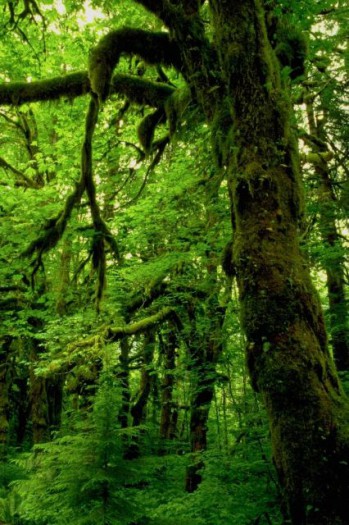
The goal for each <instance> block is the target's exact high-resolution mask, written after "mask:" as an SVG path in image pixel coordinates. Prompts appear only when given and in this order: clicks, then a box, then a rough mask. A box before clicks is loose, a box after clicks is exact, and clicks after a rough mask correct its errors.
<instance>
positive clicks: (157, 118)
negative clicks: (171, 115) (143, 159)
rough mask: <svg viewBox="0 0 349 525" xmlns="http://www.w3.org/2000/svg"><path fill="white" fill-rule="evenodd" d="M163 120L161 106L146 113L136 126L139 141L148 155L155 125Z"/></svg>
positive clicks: (163, 115)
mask: <svg viewBox="0 0 349 525" xmlns="http://www.w3.org/2000/svg"><path fill="white" fill-rule="evenodd" d="M164 121H165V111H164V109H163V108H160V109H157V110H156V111H154V112H153V113H150V114H149V115H146V116H145V117H144V119H143V120H142V121H141V123H140V124H139V126H138V128H137V135H138V139H139V142H140V144H141V146H142V148H143V149H144V151H145V153H146V154H147V155H148V154H149V153H151V150H152V145H153V139H154V134H155V130H156V127H157V126H158V125H159V124H162V123H163V122H164Z"/></svg>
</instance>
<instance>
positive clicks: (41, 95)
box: [0, 0, 349, 525]
mask: <svg viewBox="0 0 349 525" xmlns="http://www.w3.org/2000/svg"><path fill="white" fill-rule="evenodd" d="M136 3H138V4H141V5H143V6H144V7H145V8H146V9H148V10H149V11H150V12H151V13H153V14H154V15H155V16H156V17H157V18H158V20H160V21H161V23H163V24H164V25H165V26H166V27H167V29H168V32H167V31H161V32H153V31H146V30H143V29H133V28H132V29H131V28H122V29H117V30H115V31H112V32H110V33H109V34H107V35H106V36H105V37H103V38H102V39H101V41H100V42H99V44H98V45H97V46H96V47H95V48H94V49H93V51H92V53H91V55H90V60H89V77H88V76H87V74H86V73H76V74H71V75H67V76H66V77H64V78H63V79H62V78H57V79H52V80H50V81H42V82H38V83H35V82H34V83H32V84H20V85H11V84H5V85H2V86H1V87H0V102H1V103H3V104H17V105H18V104H21V103H23V102H25V101H32V100H48V99H56V98H59V97H60V96H62V95H63V94H68V95H70V96H71V97H74V96H79V95H82V94H84V93H89V96H90V104H89V110H88V114H87V119H86V128H85V140H84V144H83V148H82V169H81V177H80V180H79V182H78V183H77V185H76V189H75V191H74V192H73V193H72V194H71V196H70V197H69V198H68V200H67V203H66V206H65V209H64V210H62V212H61V213H59V214H58V215H57V216H56V217H55V218H54V220H53V221H52V222H51V224H50V225H49V226H48V228H47V229H46V231H45V233H44V235H42V236H41V237H40V238H38V239H37V240H36V241H34V243H32V245H31V246H30V249H29V251H28V253H29V254H30V255H34V256H35V255H36V257H38V258H39V260H40V259H41V258H42V256H43V255H44V254H45V253H46V252H47V251H48V250H49V249H51V248H53V247H54V246H56V245H57V243H58V241H59V240H60V238H61V237H62V235H63V233H64V230H65V228H66V225H67V222H68V220H69V219H70V217H71V214H72V210H73V208H74V206H75V205H76V204H77V203H79V202H80V201H81V197H82V195H83V194H84V193H86V194H87V196H88V201H89V206H90V210H91V216H92V221H93V227H94V230H95V232H96V234H97V236H98V248H99V259H97V260H95V267H96V268H99V275H100V276H102V274H103V268H104V267H105V250H106V247H109V249H110V250H112V251H114V253H115V254H116V247H115V244H114V243H113V239H112V235H111V232H110V231H109V230H108V228H107V226H106V224H105V222H104V221H103V219H102V217H101V214H100V210H99V205H98V201H97V200H96V187H95V182H94V180H93V171H92V149H91V148H92V139H93V132H94V128H95V124H96V121H97V118H98V112H99V108H100V106H101V105H102V104H103V102H104V101H105V100H106V99H107V97H108V96H109V94H110V93H112V92H113V91H114V92H115V91H116V92H118V93H120V94H124V95H126V96H127V98H128V99H129V100H130V101H132V102H138V103H139V102H142V103H145V102H147V103H148V104H149V105H151V106H153V107H155V108H156V113H153V114H152V116H151V117H150V118H147V120H146V121H145V122H144V121H143V125H142V128H141V130H142V131H143V133H142V144H143V146H146V149H147V153H148V152H151V151H152V148H156V147H159V144H156V141H154V140H153V137H154V132H155V128H156V124H158V123H162V122H163V121H164V120H165V119H166V118H167V119H168V121H169V125H170V131H171V133H173V131H174V129H175V128H176V124H177V122H178V118H180V115H181V112H182V111H183V105H184V106H186V105H187V104H188V99H189V100H191V101H192V103H193V104H194V105H196V106H197V107H198V108H199V109H200V112H201V114H202V117H203V118H204V119H205V121H206V123H207V125H208V126H209V127H210V130H211V141H212V163H214V167H215V174H214V177H215V179H216V180H217V179H218V181H219V183H218V184H220V183H221V181H223V179H224V177H226V178H227V180H228V187H229V195H230V200H231V210H232V212H231V221H232V230H233V242H232V255H231V261H232V264H231V273H234V275H235V276H236V280H237V283H238V288H239V296H240V303H241V317H242V326H243V329H244V331H245V334H246V339H247V349H246V352H247V362H248V367H249V372H250V377H251V381H252V384H253V387H254V388H255V390H256V391H258V392H260V393H261V396H262V397H263V400H264V403H265V406H266V408H267V412H268V416H269V422H270V430H271V438H272V448H273V457H274V462H275V466H276V470H277V472H278V477H279V480H280V484H281V487H282V491H283V498H284V512H285V516H287V518H286V517H285V519H286V520H287V519H289V520H290V521H291V523H292V524H293V525H306V524H307V525H320V524H321V525H344V524H347V523H348V518H347V512H346V509H345V502H346V499H347V497H348V489H349V473H348V468H347V466H348V462H349V457H348V456H349V437H348V430H347V424H346V421H347V418H348V404H347V400H346V398H345V396H344V394H343V391H342V388H341V386H340V384H339V381H338V378H337V375H336V372H335V369H334V365H333V363H332V360H331V357H330V355H329V352H328V348H327V338H326V331H325V326H324V320H323V315H322V312H321V307H320V303H319V299H318V297H317V295H316V292H315V290H314V288H313V285H312V283H311V280H310V276H309V271H308V268H307V266H306V264H305V261H304V259H303V257H302V254H301V251H300V247H299V236H300V229H301V227H302V218H303V202H302V201H303V196H302V185H301V176H300V171H299V160H298V152H297V143H296V140H295V137H294V133H293V130H292V110H291V105H290V100H289V86H290V79H295V78H296V77H298V76H299V75H300V74H302V72H303V58H304V56H303V55H304V50H305V44H304V41H303V39H302V38H301V36H300V35H297V33H295V32H294V28H293V26H292V24H291V23H290V19H292V16H291V15H290V14H289V13H288V14H287V13H286V14H285V13H282V10H280V9H277V8H278V7H279V5H278V2H276V3H275V7H276V9H275V10H274V11H272V7H273V5H274V3H273V2H262V0H237V1H234V2H231V1H227V0H211V1H210V2H209V8H210V15H209V16H210V31H207V30H206V28H205V17H204V14H203V13H204V12H205V13H206V14H205V16H207V12H206V11H205V10H206V5H205V3H203V2H201V1H195V0H190V1H189V0H188V1H180V0H176V1H173V2H170V1H168V0H158V1H154V0H136ZM292 48H293V49H295V53H294V54H292ZM125 53H126V54H128V55H130V54H131V55H133V54H135V55H137V56H139V57H141V58H142V59H143V60H145V61H147V62H148V63H150V64H155V65H159V66H160V65H162V66H167V67H174V68H175V69H176V70H177V71H179V72H180V73H181V75H182V76H183V78H184V80H185V82H186V87H187V89H185V90H184V95H183V96H182V97H180V96H179V95H180V94H179V93H177V92H173V89H172V88H169V86H168V85H165V86H163V85H160V84H159V85H158V84H156V85H154V84H153V83H150V82H148V81H146V80H145V81H143V79H142V80H140V79H138V78H130V77H126V76H121V75H118V74H115V75H114V76H113V73H114V70H115V68H116V66H117V64H118V62H119V60H120V56H121V55H122V54H125ZM183 101H184V102H183ZM145 129H146V133H145V134H144V130H145ZM155 150H156V149H155ZM153 151H154V150H153ZM100 282H102V279H100ZM286 522H287V521H286Z"/></svg>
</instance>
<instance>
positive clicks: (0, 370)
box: [0, 336, 12, 458]
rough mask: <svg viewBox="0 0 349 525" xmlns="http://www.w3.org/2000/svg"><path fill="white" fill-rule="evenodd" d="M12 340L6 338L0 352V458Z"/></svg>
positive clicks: (5, 433)
mask: <svg viewBox="0 0 349 525" xmlns="http://www.w3.org/2000/svg"><path fill="white" fill-rule="evenodd" d="M11 343H12V338H11V337H8V336H7V337H6V338H5V340H4V342H3V343H2V348H1V350H0V458H1V456H2V455H3V454H4V453H5V451H6V446H7V442H8V430H9V421H8V419H9V388H10V385H11V383H10V378H9V372H10V363H9V354H10V349H11Z"/></svg>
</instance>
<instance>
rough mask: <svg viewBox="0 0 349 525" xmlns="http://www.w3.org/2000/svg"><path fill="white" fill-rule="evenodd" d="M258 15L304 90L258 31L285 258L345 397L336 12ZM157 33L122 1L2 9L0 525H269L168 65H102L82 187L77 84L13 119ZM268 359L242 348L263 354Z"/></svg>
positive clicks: (343, 124) (198, 176)
mask: <svg viewBox="0 0 349 525" xmlns="http://www.w3.org/2000/svg"><path fill="white" fill-rule="evenodd" d="M173 4H176V2H173ZM202 4H203V5H202V6H201V9H202V12H203V17H204V20H205V23H206V22H207V24H208V25H209V24H210V20H211V18H210V16H211V15H210V12H209V9H208V6H207V5H206V3H205V2H202ZM265 4H266V5H267V6H268V8H269V9H270V20H269V22H270V28H269V29H270V31H271V32H272V31H273V24H274V18H277V17H280V14H283V15H285V13H286V15H285V16H288V18H289V20H288V21H287V23H291V22H292V27H293V28H296V31H297V34H299V33H302V34H303V36H304V38H305V39H304V40H302V43H301V44H299V40H298V41H297V42H298V44H299V46H300V51H299V53H304V52H305V49H306V52H307V57H306V62H305V66H306V67H305V69H304V68H303V65H302V67H300V66H299V63H298V62H297V60H298V59H299V57H298V56H296V58H295V57H294V56H292V57H289V56H288V55H289V53H291V51H292V49H291V48H292V46H293V44H294V41H293V40H292V39H294V38H296V37H295V36H294V35H291V36H290V35H289V38H290V40H288V41H285V40H284V41H283V42H280V39H281V38H284V39H285V38H286V37H282V36H281V35H282V32H283V31H285V28H282V27H281V28H280V27H278V28H277V30H275V31H274V37H273V38H271V42H272V43H273V45H274V46H275V48H276V50H277V53H276V54H279V60H280V62H281V67H282V72H281V76H282V79H283V82H284V84H285V87H284V89H285V90H286V89H289V90H290V92H291V95H292V99H293V102H294V106H295V109H296V120H295V121H294V122H293V123H292V126H293V127H294V128H296V130H297V135H298V138H299V145H300V147H301V159H302V166H303V178H304V182H305V200H306V212H305V216H304V217H303V218H302V220H303V222H304V224H303V233H302V247H303V250H304V253H305V254H306V257H307V260H308V262H309V264H310V266H311V270H312V273H313V276H314V279H315V283H316V286H317V289H318V291H319V293H320V297H321V302H322V305H323V308H324V311H325V317H326V322H327V328H328V332H329V339H330V347H331V351H332V353H333V355H334V358H335V361H336V364H337V367H338V370H339V371H340V372H341V374H342V376H343V379H344V386H346V384H349V381H348V378H347V374H348V372H349V335H348V333H349V327H348V315H347V310H348V308H347V299H346V297H347V295H346V294H347V286H348V268H347V260H346V249H347V243H348V241H347V231H348V222H347V216H348V213H347V211H348V201H349V181H348V166H347V165H346V159H347V157H348V129H349V127H348V112H347V110H348V107H347V102H346V100H347V99H346V96H347V94H348V77H347V73H346V69H345V67H346V65H347V64H348V48H347V47H346V46H347V44H345V43H344V39H345V35H346V31H347V25H346V23H345V16H344V11H345V6H344V3H343V5H342V2H337V3H336V4H332V3H330V2H328V1H327V0H322V2H316V3H312V2H296V1H280V2H279V1H275V2H274V1H273V2H265ZM310 4H311V5H310ZM315 4H316V5H315ZM320 4H321V5H320ZM200 5H201V4H200ZM160 24H161V23H160V21H159V20H158V19H155V17H154V16H153V15H151V14H149V13H148V12H145V11H144V10H143V9H142V8H141V7H140V6H139V2H133V1H131V0H128V1H126V2H122V5H121V3H119V2H115V1H114V2H113V1H109V0H98V1H97V0H96V1H93V2H82V1H72V0H64V1H62V2H59V1H56V2H39V1H34V0H29V1H27V2H23V3H22V2H7V1H6V2H5V5H4V8H3V10H2V12H1V14H0V35H1V41H2V46H1V49H0V66H1V67H0V122H1V130H0V193H1V200H0V218H1V220H0V250H1V253H0V261H1V266H0V292H1V297H0V314H1V325H0V343H1V346H0V447H1V459H2V467H1V473H0V523H4V524H6V525H10V524H11V525H64V524H67V523H69V524H74V525H80V524H81V525H83V524H85V525H97V524H98V525H117V524H120V525H121V524H125V525H146V524H154V525H157V524H158V525H171V524H177V525H180V524H182V525H226V524H228V523H229V524H233V525H252V524H254V525H264V524H268V525H271V524H273V525H276V524H280V523H282V517H281V513H282V508H280V507H282V505H281V502H280V493H279V492H280V487H279V482H278V481H277V477H276V474H275V472H274V469H273V464H272V460H271V450H270V444H269V435H268V423H267V416H266V413H265V411H264V408H263V407H262V403H261V399H260V398H259V396H258V394H256V393H254V392H253V391H252V388H251V386H250V384H249V380H248V377H247V371H246V366H245V358H244V347H245V339H244V335H243V334H242V332H241V328H240V315H239V314H240V310H239V308H240V306H239V302H238V292H237V288H236V284H235V281H234V272H235V269H234V266H233V263H232V254H231V223H230V220H231V219H230V216H229V208H230V204H229V198H228V191H227V183H226V181H225V180H224V178H223V177H221V180H219V183H218V184H217V179H219V177H220V176H221V172H220V170H221V168H222V165H223V164H224V162H225V159H221V158H217V157H216V158H215V159H213V158H212V156H211V152H210V151H209V145H210V144H211V141H212V139H211V135H210V132H209V129H208V126H207V123H206V122H205V120H204V118H203V115H202V113H201V112H200V109H199V108H198V105H197V104H196V103H195V100H192V99H191V97H190V93H189V91H188V88H187V87H186V85H185V82H184V80H183V78H182V77H181V75H180V74H179V73H178V72H177V71H175V70H174V69H173V68H171V67H170V66H169V64H165V65H157V64H155V65H149V64H148V63H145V62H144V61H143V60H141V59H139V58H138V57H137V56H132V55H131V56H130V55H125V56H123V55H122V56H121V58H120V60H119V63H118V66H117V73H118V74H119V75H120V76H119V77H118V78H116V79H115V77H114V80H113V82H114V83H112V85H111V88H110V96H109V98H107V100H106V101H105V102H104V103H103V105H102V106H101V108H99V115H98V122H97V124H96V129H95V133H94V137H93V150H92V161H93V162H92V166H93V181H92V183H91V184H90V185H89V183H88V182H87V183H86V180H87V177H86V173H85V179H86V180H85V179H84V170H86V165H87V164H88V160H87V154H86V149H87V146H86V144H87V138H86V137H87V135H88V131H89V123H88V121H87V124H86V121H85V118H86V113H87V111H88V104H89V101H88V97H85V96H80V95H83V94H86V93H85V91H84V89H85V90H87V89H89V87H86V86H87V85H88V80H87V77H86V76H85V77H84V76H82V77H81V78H82V79H83V87H82V88H81V85H80V84H79V86H80V87H79V89H82V92H81V93H77V92H76V91H74V92H73V91H69V90H68V91H67V93H65V94H64V96H58V95H57V96H53V95H52V92H51V91H50V95H52V97H51V98H52V99H54V100H51V99H50V100H51V101H48V99H49V98H50V97H49V96H47V97H46V98H45V97H40V96H38V98H37V99H36V101H34V102H30V103H23V104H22V103H20V104H19V101H20V102H21V101H22V99H21V98H20V97H22V96H23V97H24V96H25V93H26V91H25V89H26V88H28V89H29V91H30V89H31V88H30V86H31V85H33V84H34V83H35V82H36V81H43V84H42V86H41V87H47V86H46V84H45V82H44V81H46V80H47V79H49V78H52V77H59V76H62V77H63V78H65V79H66V80H67V81H69V82H70V77H69V73H71V72H77V71H80V70H81V69H87V62H88V55H89V51H90V49H91V48H92V47H93V46H95V45H96V44H97V43H98V41H99V40H100V37H101V36H102V35H104V34H105V33H106V31H107V30H109V29H111V28H115V27H118V28H120V27H128V26H132V27H139V28H142V29H143V30H149V31H158V30H159V29H162V27H160ZM126 33H127V32H126ZM126 33H125V34H124V35H123V38H124V40H125V41H126V40H127V37H128V34H126ZM286 33H287V31H286ZM207 34H208V37H209V38H211V30H210V29H207ZM125 45H126V44H125ZM290 46H291V48H290ZM281 55H282V58H281ZM285 55H286V56H285ZM14 57H15V58H14ZM303 58H304V57H303V56H302V59H303ZM294 60H295V62H294ZM148 62H151V60H150V59H149V60H148ZM81 75H82V73H81ZM126 75H127V77H126ZM130 76H133V77H136V78H137V82H138V83H132V84H131V83H130V81H129V77H130ZM127 79H128V80H127ZM75 80H79V82H80V80H81V79H80V76H78V77H77V79H75ZM143 80H144V81H145V83H144V85H143V84H142V82H141V81H143ZM13 83H26V84H27V86H24V88H23V85H22V84H21V85H18V86H17V88H16V89H17V90H15V91H14V94H13V93H12V95H11V97H12V99H11V103H10V104H9V103H8V102H7V101H6V100H7V99H6V96H7V94H6V89H7V88H8V86H12V85H13ZM144 87H145V88H146V94H145V95H144V94H142V97H143V98H141V97H140V96H139V92H140V91H139V90H140V89H141V88H142V89H143V88H144ZM23 89H24V91H23ZM55 89H58V88H57V87H55ZM62 89H63V88H62ZM71 89H73V88H71ZM52 91H53V88H52ZM96 93H98V90H96ZM98 94H99V93H98ZM16 97H17V99H16ZM40 100H42V101H40ZM91 100H92V102H91V103H90V106H89V107H90V108H91V104H93V101H94V100H95V99H93V97H91ZM94 103H96V104H97V102H96V100H95V102H94ZM223 113H224V111H223V110H222V115H221V118H222V119H224V118H226V116H225V115H224V114H223ZM227 120H228V119H227ZM220 124H221V123H220ZM216 138H217V142H219V141H220V142H224V141H227V140H233V138H232V137H230V136H229V137H228V138H227V137H221V136H218V137H216ZM83 145H84V146H83ZM84 181H85V182H84ZM90 182H91V181H90ZM83 184H85V186H83ZM70 205H71V206H70ZM269 346H270V344H269V343H268V341H263V352H265V353H267V352H268V351H269ZM212 348H213V349H214V350H212ZM213 354H214V355H213ZM211 387H212V388H211ZM198 413H199V415H200V414H201V416H202V417H203V419H202V420H200V417H198ZM206 413H207V421H205V414H206ZM198 421H200V424H201V422H202V421H204V422H203V424H202V428H199V427H200V424H199V423H198ZM195 423H196V427H195ZM206 423H207V425H206ZM206 426H207V429H206ZM194 427H195V428H194ZM206 430H208V431H207V442H206ZM200 432H201V435H200V436H199V434H200ZM203 434H204V435H203ZM198 436H199V437H198ZM193 468H194V471H193V470H191V469H193ZM186 472H187V477H188V472H189V473H190V472H194V474H195V475H194V479H197V480H198V483H197V485H198V486H197V487H195V489H196V490H195V489H194V490H192V491H191V490H188V483H187V485H186V483H185V477H186ZM195 476H198V478H195ZM185 486H186V488H187V490H186V491H185ZM283 523H286V522H283Z"/></svg>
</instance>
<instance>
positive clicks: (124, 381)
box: [118, 337, 131, 428]
mask: <svg viewBox="0 0 349 525" xmlns="http://www.w3.org/2000/svg"><path fill="white" fill-rule="evenodd" d="M129 351H130V346H129V342H128V338H127V337H124V338H123V339H121V341H120V357H119V360H120V367H121V371H120V373H119V375H118V377H119V380H120V385H121V399H122V401H121V407H120V412H119V416H118V419H119V423H120V425H121V428H127V427H128V418H129V412H130V399H131V394H130V372H129V362H128V360H129Z"/></svg>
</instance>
